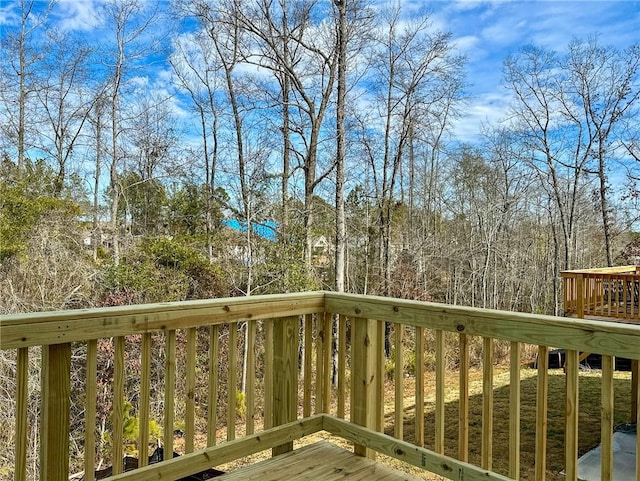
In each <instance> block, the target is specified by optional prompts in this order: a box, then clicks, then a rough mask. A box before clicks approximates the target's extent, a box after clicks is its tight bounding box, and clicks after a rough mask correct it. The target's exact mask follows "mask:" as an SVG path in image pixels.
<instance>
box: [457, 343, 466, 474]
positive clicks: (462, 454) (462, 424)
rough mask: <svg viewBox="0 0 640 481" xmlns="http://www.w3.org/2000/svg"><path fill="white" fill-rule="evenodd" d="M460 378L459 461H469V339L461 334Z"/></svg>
mask: <svg viewBox="0 0 640 481" xmlns="http://www.w3.org/2000/svg"><path fill="white" fill-rule="evenodd" d="M458 345H459V350H460V378H459V384H460V387H459V397H460V406H459V407H458V459H460V461H464V462H466V461H468V460H469V338H468V336H467V335H466V334H460V340H459V343H458Z"/></svg>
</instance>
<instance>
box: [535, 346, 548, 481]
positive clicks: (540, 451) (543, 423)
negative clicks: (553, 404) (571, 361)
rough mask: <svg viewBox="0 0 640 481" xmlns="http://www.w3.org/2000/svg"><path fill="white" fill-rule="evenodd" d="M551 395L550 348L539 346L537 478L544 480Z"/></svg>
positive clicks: (540, 480) (538, 480) (539, 480)
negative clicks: (549, 398) (548, 403)
mask: <svg viewBox="0 0 640 481" xmlns="http://www.w3.org/2000/svg"><path fill="white" fill-rule="evenodd" d="M548 397H549V348H548V347H547V346H538V378H537V385H536V452H535V471H536V480H537V481H544V479H545V476H546V472H547V413H548V409H547V408H548V406H547V402H548Z"/></svg>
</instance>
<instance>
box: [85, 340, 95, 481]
mask: <svg viewBox="0 0 640 481" xmlns="http://www.w3.org/2000/svg"><path fill="white" fill-rule="evenodd" d="M86 365H87V368H86V369H87V371H86V372H87V374H86V379H85V383H86V385H87V394H86V399H85V408H84V409H85V414H84V472H85V477H84V479H85V481H94V478H95V473H94V470H95V467H96V400H97V384H96V383H97V381H98V380H97V377H98V343H97V341H95V340H93V341H89V342H87V361H86Z"/></svg>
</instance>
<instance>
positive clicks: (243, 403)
mask: <svg viewBox="0 0 640 481" xmlns="http://www.w3.org/2000/svg"><path fill="white" fill-rule="evenodd" d="M246 413H247V400H246V396H245V394H244V393H243V392H242V391H236V416H238V417H239V418H244V416H245V414H246Z"/></svg>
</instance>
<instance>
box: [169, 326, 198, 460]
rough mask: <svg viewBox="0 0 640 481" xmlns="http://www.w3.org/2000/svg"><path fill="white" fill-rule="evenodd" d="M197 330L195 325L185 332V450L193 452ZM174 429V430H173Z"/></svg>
mask: <svg viewBox="0 0 640 481" xmlns="http://www.w3.org/2000/svg"><path fill="white" fill-rule="evenodd" d="M197 334H198V333H197V331H196V329H195V328H194V327H190V328H189V329H187V330H186V332H185V337H186V338H187V346H186V357H187V358H186V362H185V366H186V372H185V378H186V379H185V381H186V389H187V399H185V415H184V425H185V428H184V430H185V433H184V439H185V442H184V451H185V452H186V453H191V452H193V449H194V439H195V432H196V351H197V346H196V339H197ZM172 431H173V430H172Z"/></svg>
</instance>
